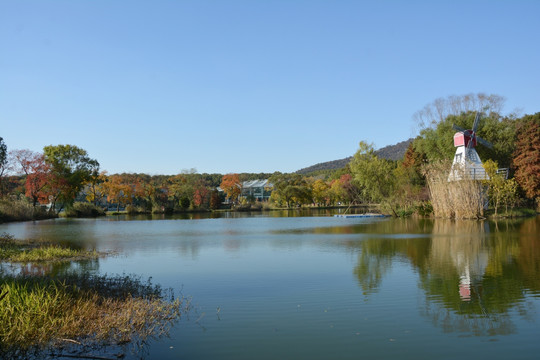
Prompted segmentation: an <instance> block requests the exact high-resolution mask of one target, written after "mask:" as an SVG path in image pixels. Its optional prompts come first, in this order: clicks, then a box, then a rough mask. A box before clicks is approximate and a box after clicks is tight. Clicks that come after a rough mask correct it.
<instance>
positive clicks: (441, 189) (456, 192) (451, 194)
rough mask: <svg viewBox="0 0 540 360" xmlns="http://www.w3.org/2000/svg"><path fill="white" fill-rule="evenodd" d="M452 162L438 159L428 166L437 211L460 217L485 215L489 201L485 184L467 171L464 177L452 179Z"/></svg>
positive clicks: (432, 197) (430, 188) (444, 215)
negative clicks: (485, 206) (449, 179)
mask: <svg viewBox="0 0 540 360" xmlns="http://www.w3.org/2000/svg"><path fill="white" fill-rule="evenodd" d="M451 165H452V164H451V163H450V162H438V163H431V164H428V165H426V166H425V167H424V174H425V176H426V180H427V186H428V189H429V193H430V198H431V204H432V206H433V213H434V215H435V216H436V217H442V218H456V219H480V218H483V217H484V204H485V202H486V192H485V190H484V188H483V185H482V184H481V182H480V181H476V180H472V179H470V178H469V177H468V176H467V175H466V174H465V173H463V174H462V175H461V176H460V177H461V178H462V179H463V180H459V181H448V174H449V173H450V169H451ZM454 171H457V170H454Z"/></svg>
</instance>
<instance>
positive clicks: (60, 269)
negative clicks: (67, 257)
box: [0, 259, 99, 277]
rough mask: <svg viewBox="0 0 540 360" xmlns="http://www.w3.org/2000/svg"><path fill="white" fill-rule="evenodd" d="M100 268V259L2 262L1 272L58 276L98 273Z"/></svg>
mask: <svg viewBox="0 0 540 360" xmlns="http://www.w3.org/2000/svg"><path fill="white" fill-rule="evenodd" d="M98 270H99V259H87V260H78V261H54V262H51V261H38V262H27V263H0V274H7V275H10V276H16V275H22V276H50V277H57V276H62V275H68V274H71V273H82V272H88V273H97V272H98Z"/></svg>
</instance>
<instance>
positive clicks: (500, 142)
mask: <svg viewBox="0 0 540 360" xmlns="http://www.w3.org/2000/svg"><path fill="white" fill-rule="evenodd" d="M503 105H504V98H503V97H501V96H498V95H486V94H467V95H463V96H450V97H448V98H440V99H436V100H435V101H434V102H433V103H430V104H428V105H426V106H425V107H424V108H423V109H421V110H420V111H418V112H417V113H416V114H414V119H415V121H416V123H417V125H418V128H419V135H418V136H417V137H416V138H415V139H414V140H413V141H412V142H411V143H410V145H409V147H408V149H407V151H406V152H405V154H404V156H403V158H402V159H401V160H397V161H396V160H388V159H384V158H381V157H380V156H378V155H377V153H376V151H375V150H374V148H373V145H371V144H369V143H367V142H363V141H362V142H360V146H359V149H358V151H357V152H356V154H354V156H353V157H352V158H351V160H350V162H349V163H348V164H346V165H345V166H344V167H342V168H339V169H334V170H325V171H317V172H314V173H307V174H305V173H303V174H299V173H279V172H276V173H273V174H270V173H261V174H234V173H231V174H225V175H222V174H198V173H197V172H196V171H195V170H190V171H183V172H182V173H180V174H177V175H171V176H167V175H154V176H150V175H147V174H107V173H106V172H105V171H100V168H99V163H98V161H97V160H94V159H91V158H90V157H89V156H88V154H87V153H86V151H85V150H83V149H80V148H78V147H76V146H73V145H57V146H47V147H45V148H44V150H43V153H35V152H32V151H30V150H13V151H10V152H8V151H7V146H6V145H5V143H4V142H3V140H2V139H1V138H0V150H1V151H0V198H1V200H0V221H13V220H28V219H39V218H43V217H44V216H50V217H54V216H58V214H59V213H60V212H62V211H63V210H65V211H63V212H62V213H63V214H64V215H65V216H73V217H81V216H85V217H86V216H99V215H102V214H104V213H105V210H108V211H115V212H119V211H121V210H123V211H126V212H127V213H130V214H133V213H176V212H187V211H214V210H218V209H222V208H224V207H232V208H233V209H237V210H242V209H261V210H262V209H269V208H298V207H329V206H355V205H365V204H378V205H379V206H380V210H381V211H383V212H385V213H388V214H392V215H394V216H409V215H411V214H418V215H422V216H426V215H430V214H431V215H434V216H437V217H458V218H459V217H473V218H480V217H483V216H484V215H485V211H484V210H485V209H484V207H479V206H478V201H480V200H479V199H477V200H478V201H473V200H472V198H471V196H472V195H471V191H473V192H475V193H477V191H476V190H474V189H469V190H467V191H465V190H464V189H465V188H466V186H465V183H464V184H462V185H458V184H451V182H448V181H446V180H447V179H446V180H445V172H446V171H448V172H449V170H448V168H447V167H448V166H449V165H448V164H449V163H451V160H452V159H453V157H454V153H455V147H454V145H453V135H454V133H455V130H454V129H453V127H452V126H453V125H454V124H455V125H457V126H460V127H462V128H465V129H468V128H470V127H472V123H473V121H474V118H475V115H476V112H477V111H478V109H481V112H482V117H481V121H480V125H479V127H478V131H477V132H478V134H479V135H480V136H482V137H483V138H484V139H485V140H487V141H489V142H491V143H492V144H493V148H487V147H484V146H481V145H479V146H477V148H476V149H477V151H478V154H479V155H480V158H481V159H482V160H483V161H484V163H485V164H486V165H488V167H489V169H488V172H490V180H488V181H485V182H483V183H482V184H480V183H475V184H474V186H473V187H481V188H482V189H485V193H486V194H485V195H486V196H485V197H483V198H485V199H489V206H490V209H493V210H494V211H493V212H491V210H490V211H488V213H493V214H494V215H496V216H499V215H501V211H502V215H508V214H510V213H512V211H511V210H512V209H513V208H515V207H528V208H536V209H538V207H539V206H540V202H539V201H540V200H539V199H540V113H536V114H534V115H525V116H522V117H518V116H517V115H515V114H508V115H503V114H502V108H503ZM445 167H446V168H445ZM435 168H439V169H440V170H439V171H440V172H441V173H440V174H438V175H435V173H434V169H435ZM499 168H504V169H506V170H505V172H504V176H501V175H500V174H499V173H498V172H497V169H499ZM430 176H431V178H430ZM255 179H257V180H262V179H268V188H267V189H265V191H267V192H268V193H270V192H271V196H270V197H269V199H268V198H267V197H265V198H264V199H261V198H257V197H256V196H253V195H252V194H244V193H243V184H244V183H245V182H246V181H248V180H255ZM434 179H438V180H434ZM443 184H444V185H445V186H442V187H440V188H439V189H438V190H437V186H438V185H443ZM446 185H448V186H446ZM450 188H451V189H450ZM458 188H463V189H462V190H463V191H464V192H463V193H462V194H461V195H458V194H459V192H458ZM445 191H446V193H452V194H453V195H452V196H453V198H454V200H452V201H450V197H449V196H446V195H448V194H446V193H445ZM445 194H446V195H445ZM441 199H445V201H447V203H446V204H445V205H442V204H441V203H440V202H441V201H442V200H441ZM459 199H462V200H461V201H460V200H459ZM261 200H262V202H261ZM465 202H471V203H474V204H475V205H470V206H472V208H470V209H468V210H466V211H462V210H456V211H452V210H451V209H456V207H457V206H465ZM484 205H485V204H484Z"/></svg>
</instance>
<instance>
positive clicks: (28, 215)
mask: <svg viewBox="0 0 540 360" xmlns="http://www.w3.org/2000/svg"><path fill="white" fill-rule="evenodd" d="M51 216H52V215H50V214H49V213H48V211H47V210H46V209H43V208H41V206H36V207H33V206H32V204H30V203H29V202H28V200H27V199H26V198H25V197H24V196H21V197H11V198H5V199H2V200H0V222H2V221H27V220H37V219H45V218H49V217H51Z"/></svg>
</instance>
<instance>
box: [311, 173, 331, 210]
mask: <svg viewBox="0 0 540 360" xmlns="http://www.w3.org/2000/svg"><path fill="white" fill-rule="evenodd" d="M311 188H312V192H313V201H315V203H317V204H318V205H328V202H329V198H330V196H329V192H328V190H329V189H330V187H329V186H328V184H327V183H325V182H324V181H323V180H321V179H317V180H315V182H313V184H311Z"/></svg>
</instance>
